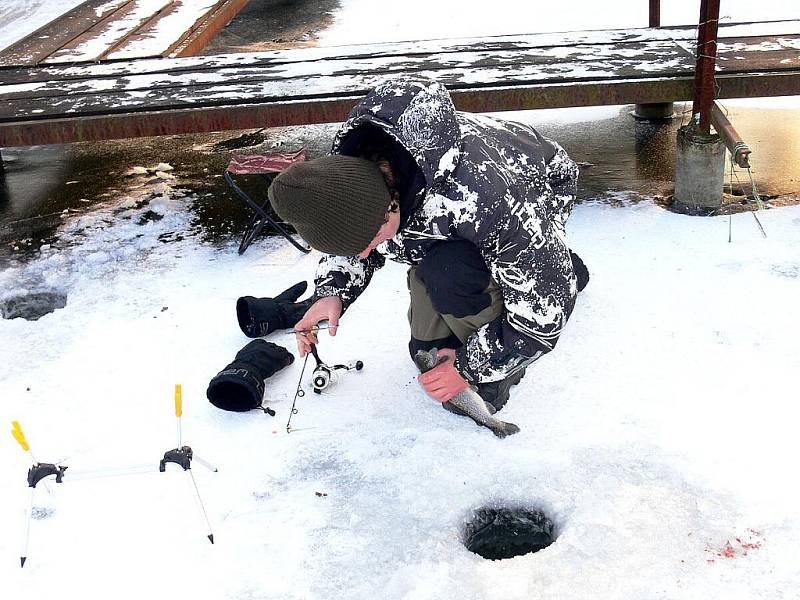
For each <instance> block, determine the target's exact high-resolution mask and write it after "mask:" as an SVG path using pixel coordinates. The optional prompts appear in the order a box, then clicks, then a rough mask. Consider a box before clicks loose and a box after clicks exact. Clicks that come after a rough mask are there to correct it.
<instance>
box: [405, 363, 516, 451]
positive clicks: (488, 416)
mask: <svg viewBox="0 0 800 600" xmlns="http://www.w3.org/2000/svg"><path fill="white" fill-rule="evenodd" d="M438 353H439V351H438V350H437V349H436V348H432V349H431V350H429V351H427V352H425V351H424V350H419V351H417V354H416V356H415V357H414V362H415V363H416V364H417V367H418V368H419V370H420V371H422V372H423V373H425V372H427V371H430V370H431V369H433V368H434V367H436V366H437V365H439V364H441V363H442V362H444V361H445V360H447V359H446V358H444V357H442V358H439V357H438ZM449 403H450V404H452V405H453V406H454V407H455V408H457V409H459V410H460V411H461V412H463V413H465V414H466V415H467V416H468V417H469V418H470V419H472V420H473V421H475V422H476V423H477V424H478V425H483V426H484V427H488V428H489V429H491V430H492V433H494V434H495V435H496V436H497V437H499V438H504V437H506V436H507V435H514V434H515V433H517V432H518V431H519V427H517V426H516V425H514V424H513V423H506V422H505V421H501V420H500V419H497V418H495V417H494V416H493V415H492V411H491V410H490V409H489V408H488V406H487V404H486V402H484V401H483V398H481V397H480V396H479V395H478V392H476V391H475V388H473V387H468V388H467V389H466V390H464V391H463V392H459V393H458V394H456V395H455V396H453V397H452V398H451V399H450V400H449Z"/></svg>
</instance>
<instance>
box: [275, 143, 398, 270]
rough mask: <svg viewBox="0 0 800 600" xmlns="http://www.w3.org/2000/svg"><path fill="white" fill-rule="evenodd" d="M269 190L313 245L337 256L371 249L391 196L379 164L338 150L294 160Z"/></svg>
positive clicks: (277, 208)
mask: <svg viewBox="0 0 800 600" xmlns="http://www.w3.org/2000/svg"><path fill="white" fill-rule="evenodd" d="M268 195H269V200H270V202H271V203H272V208H274V209H275V212H276V213H278V215H279V216H280V217H281V219H283V220H284V221H286V222H287V223H290V224H291V225H292V226H293V227H294V228H295V229H296V230H297V233H299V234H300V236H301V237H302V238H303V239H304V240H306V241H307V242H308V243H309V244H310V245H311V247H312V248H315V249H316V250H320V251H321V252H325V253H327V254H335V255H337V256H355V255H356V254H359V253H360V252H363V251H364V249H366V247H367V246H368V245H369V243H370V242H371V241H372V240H373V239H374V238H375V236H376V235H377V233H378V230H379V229H380V228H381V225H383V223H384V221H385V217H386V211H387V210H388V208H389V201H390V198H391V197H390V194H389V188H388V187H387V186H386V181H385V180H384V178H383V175H382V174H381V171H380V169H379V168H378V165H376V164H375V163H373V162H370V161H368V160H364V159H363V158H355V157H352V156H341V155H338V154H334V155H331V156H324V157H322V158H317V159H315V160H311V161H308V162H302V163H295V164H293V165H292V166H290V167H289V168H288V169H286V170H285V171H283V172H282V173H281V174H280V175H278V176H277V177H276V178H275V180H274V181H273V182H272V185H271V186H270V187H269V192H268Z"/></svg>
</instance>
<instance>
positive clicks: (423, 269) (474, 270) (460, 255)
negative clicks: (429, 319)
mask: <svg viewBox="0 0 800 600" xmlns="http://www.w3.org/2000/svg"><path fill="white" fill-rule="evenodd" d="M416 276H417V278H418V279H419V280H420V281H421V282H422V283H423V284H424V285H425V289H426V291H427V292H428V296H429V297H430V299H431V302H432V303H433V306H434V307H435V308H436V310H437V311H438V312H439V313H441V314H449V315H454V316H455V317H466V316H469V315H476V314H478V313H479V312H481V311H482V310H484V309H485V308H487V307H488V306H489V305H490V304H491V303H492V298H491V296H490V295H489V294H487V293H486V288H487V287H488V285H489V281H490V278H491V275H490V273H489V269H487V268H486V263H485V262H484V261H483V257H482V256H481V254H480V252H478V249H477V248H476V247H475V245H474V244H472V243H470V242H467V241H455V242H439V243H438V244H435V245H434V246H433V247H432V248H431V249H430V250H429V251H428V253H427V254H426V255H425V257H424V258H423V259H422V262H421V263H420V265H419V267H418V268H417V271H416Z"/></svg>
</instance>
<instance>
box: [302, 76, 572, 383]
mask: <svg viewBox="0 0 800 600" xmlns="http://www.w3.org/2000/svg"><path fill="white" fill-rule="evenodd" d="M364 128H378V129H379V130H381V131H382V132H383V133H385V134H388V136H389V137H390V138H391V139H392V140H395V141H396V142H397V143H399V144H400V145H401V146H402V147H403V148H405V150H407V151H408V153H410V155H411V156H412V157H413V159H414V161H415V162H416V165H417V166H418V167H419V170H420V172H421V174H422V176H423V177H424V181H422V185H421V189H420V191H419V193H417V194H416V195H415V198H414V202H413V204H412V210H410V211H408V214H405V215H403V214H402V213H403V211H402V209H401V217H402V220H401V227H400V230H399V231H398V233H397V235H396V236H395V237H394V238H393V239H391V240H388V241H386V242H384V243H383V244H381V245H380V246H378V248H377V249H376V251H373V252H372V253H371V254H370V256H369V257H368V258H366V259H362V258H359V257H342V256H325V257H324V258H323V259H322V260H321V261H320V264H319V266H318V268H317V273H316V276H315V284H316V291H315V294H316V296H318V297H322V296H338V297H339V298H341V300H342V304H343V307H344V309H345V310H346V309H347V308H348V307H349V306H350V305H351V304H352V303H353V301H354V300H355V299H356V298H358V296H359V295H360V294H361V293H362V292H363V291H364V289H365V288H366V287H367V285H368V284H369V282H370V279H371V278H372V275H373V273H374V272H375V270H376V269H378V268H380V267H382V266H383V265H384V261H385V257H389V258H391V259H393V260H396V261H399V262H403V263H407V264H411V265H413V264H418V263H419V262H420V260H421V259H422V257H423V256H424V255H425V253H426V251H427V249H428V248H429V247H430V245H431V244H432V243H433V242H436V241H440V240H457V239H458V240H468V241H470V242H472V243H473V244H475V246H477V248H478V250H479V251H480V253H481V255H482V256H483V259H484V261H485V262H486V265H487V266H488V268H489V271H490V273H491V275H492V277H493V278H494V280H495V281H496V282H497V283H498V284H499V285H500V287H501V289H502V292H503V302H504V305H505V313H504V314H502V315H501V316H500V317H499V318H498V319H496V320H495V321H492V322H490V323H488V324H486V325H484V326H483V327H481V328H480V329H478V330H477V331H476V332H475V333H474V334H473V335H472V336H470V337H469V339H468V340H467V341H466V343H465V344H464V346H463V347H462V348H460V349H459V350H458V351H457V353H456V367H457V368H458V370H459V371H460V372H461V373H463V374H464V376H465V377H466V378H467V379H468V380H470V381H472V382H474V383H479V382H489V381H498V380H500V379H503V378H505V377H506V376H508V375H510V374H511V373H513V372H514V371H516V370H518V369H520V368H522V367H523V366H524V365H527V364H529V363H530V362H532V361H534V360H536V359H537V358H539V357H540V356H542V355H543V354H544V353H546V352H549V351H550V350H552V349H553V347H554V346H555V344H556V341H557V340H558V337H559V335H560V334H561V331H562V330H563V328H564V325H565V324H566V322H567V319H568V318H569V316H570V313H571V312H572V309H573V306H574V304H575V297H576V294H577V285H576V279H575V274H574V272H573V267H572V262H571V260H570V253H569V248H568V247H567V242H566V237H565V231H564V223H565V221H566V219H567V217H568V216H569V213H570V210H571V208H572V204H573V201H574V199H575V192H576V181H577V175H578V169H577V166H576V165H575V163H574V162H573V161H572V160H571V159H570V158H569V157H568V156H567V154H566V152H564V150H563V149H562V148H561V147H560V146H559V145H558V144H556V143H555V142H552V141H550V140H547V139H546V138H544V137H542V136H541V135H540V134H539V133H537V132H536V131H535V130H534V129H533V128H531V127H528V126H526V125H522V124H519V123H513V122H509V121H502V120H498V119H493V118H490V117H487V116H481V115H477V114H469V113H462V112H457V111H456V110H455V107H454V106H453V103H452V101H451V99H450V96H449V94H448V92H447V90H446V89H445V88H444V87H443V86H442V85H440V84H438V83H434V82H430V81H408V80H402V81H389V82H386V83H383V84H381V85H379V86H378V87H377V88H375V89H374V90H373V91H372V92H370V93H369V95H368V96H367V97H366V98H365V99H364V100H363V101H362V102H361V103H360V104H358V105H357V106H356V107H355V108H354V109H353V110H352V111H351V113H350V115H349V117H348V119H347V121H346V122H345V124H344V125H343V126H342V128H341V129H340V130H339V132H338V133H337V135H336V138H335V140H334V143H333V150H332V153H334V154H335V153H343V154H347V153H349V151H348V149H347V146H348V144H347V140H348V139H351V136H353V135H354V134H357V132H359V131H363V130H364ZM382 135H383V134H382Z"/></svg>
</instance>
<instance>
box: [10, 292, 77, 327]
mask: <svg viewBox="0 0 800 600" xmlns="http://www.w3.org/2000/svg"><path fill="white" fill-rule="evenodd" d="M66 305H67V295H66V294H65V293H64V292H59V291H56V290H49V291H47V290H45V291H32V292H29V291H27V290H19V291H18V292H17V293H12V294H11V295H9V296H7V297H5V298H3V299H0V316H2V317H3V318H4V319H18V318H22V319H25V320H27V321H36V320H37V319H39V318H41V317H43V316H44V315H47V314H50V313H51V312H54V311H55V310H57V309H59V308H64V307H65V306H66Z"/></svg>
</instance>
